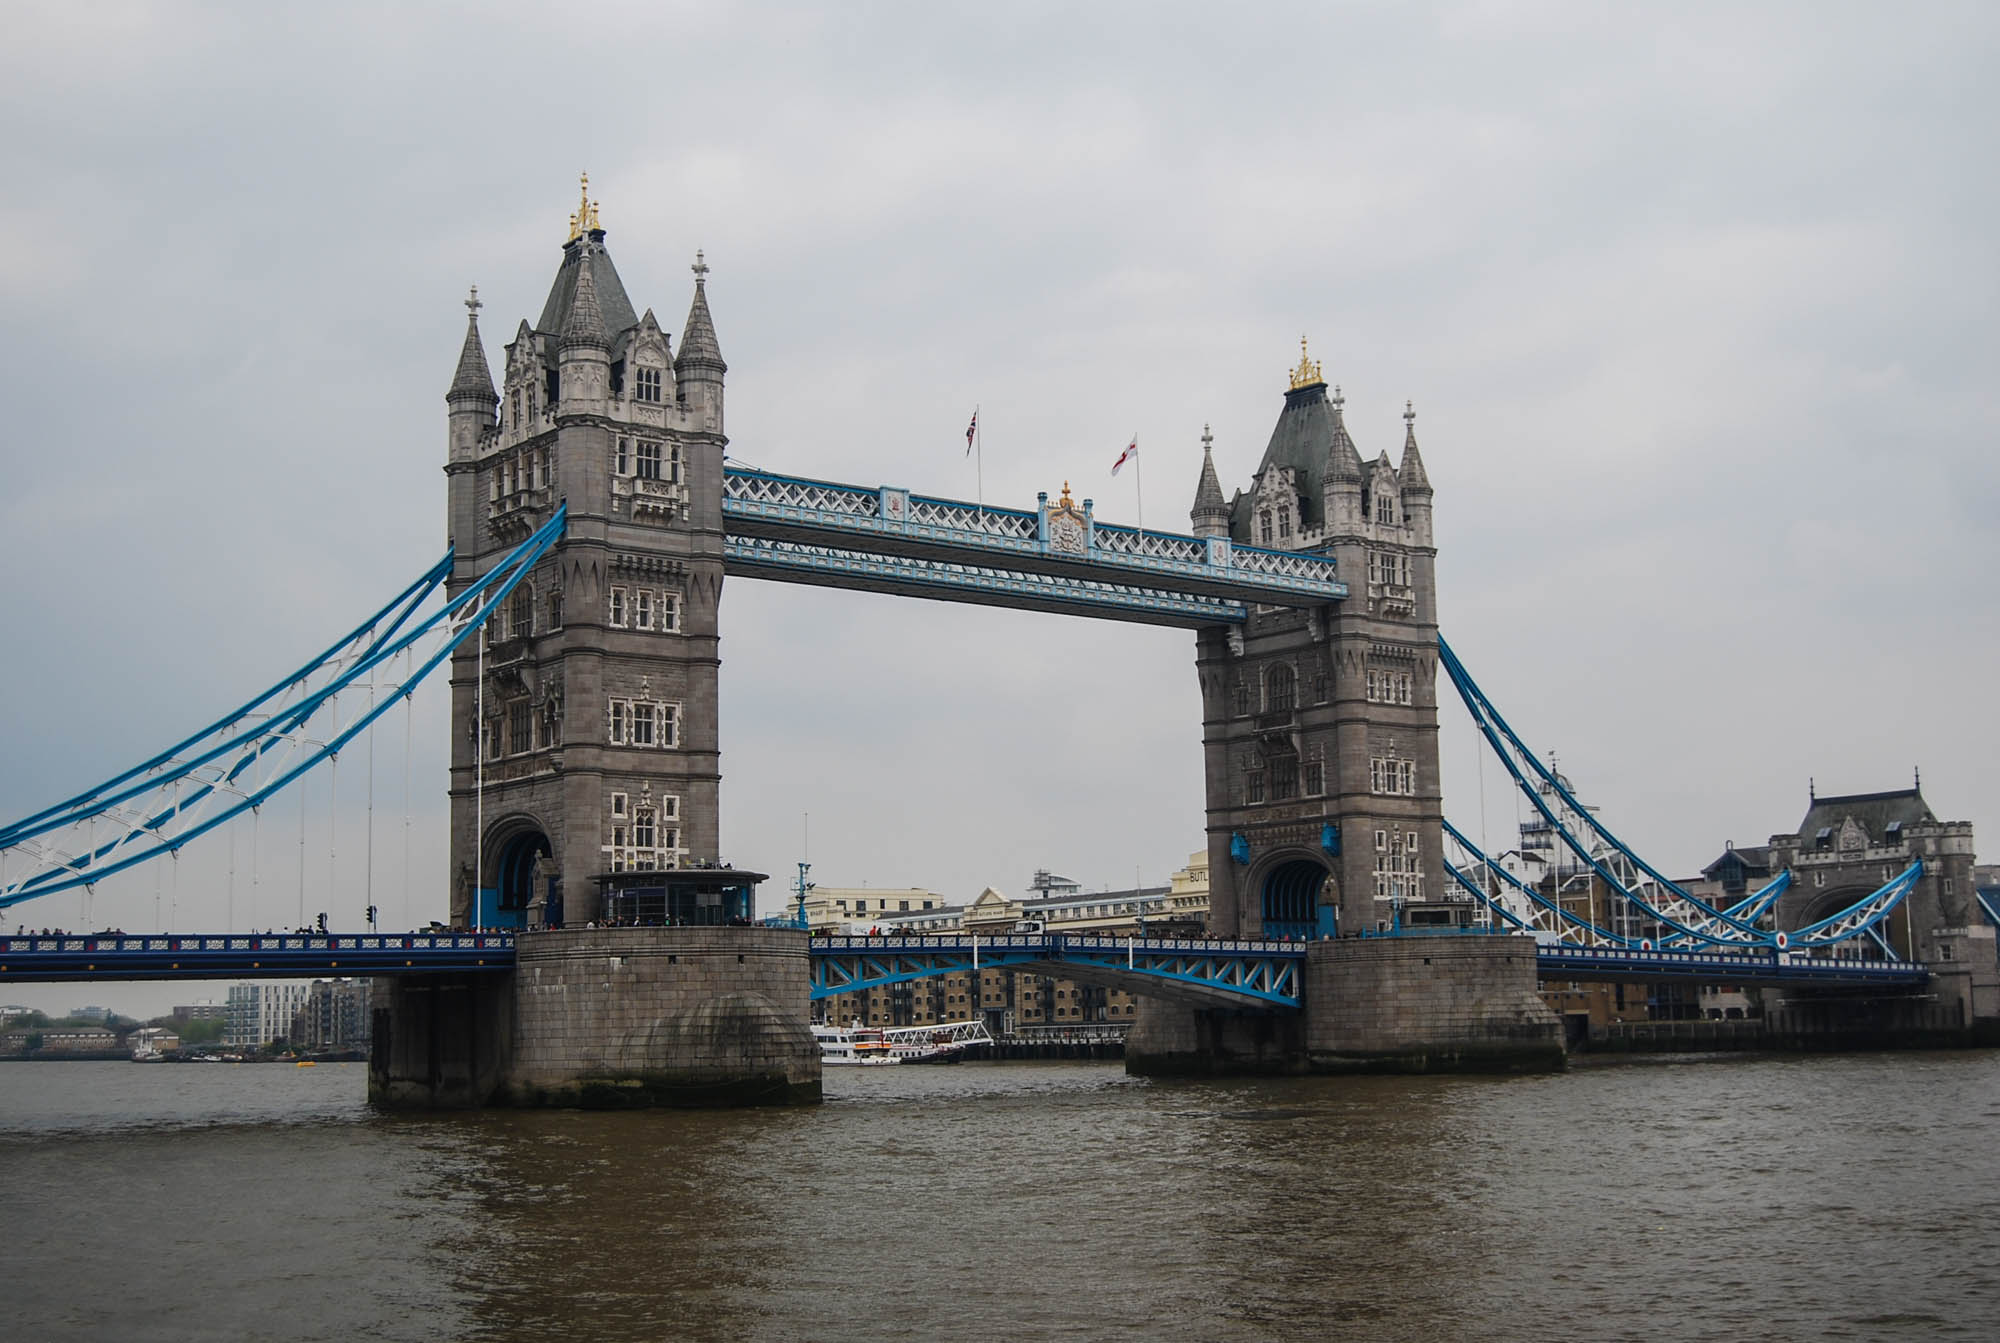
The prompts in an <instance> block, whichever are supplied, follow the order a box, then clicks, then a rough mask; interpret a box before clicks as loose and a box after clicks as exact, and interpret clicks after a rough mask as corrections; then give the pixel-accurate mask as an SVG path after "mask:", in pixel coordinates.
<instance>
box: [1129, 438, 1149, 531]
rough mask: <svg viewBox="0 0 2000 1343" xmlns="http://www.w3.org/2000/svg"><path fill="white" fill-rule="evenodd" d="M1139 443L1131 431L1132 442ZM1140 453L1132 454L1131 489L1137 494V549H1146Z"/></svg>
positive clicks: (1142, 474)
mask: <svg viewBox="0 0 2000 1343" xmlns="http://www.w3.org/2000/svg"><path fill="white" fill-rule="evenodd" d="M1138 441H1139V432H1138V430H1136V429H1135V430H1133V431H1132V442H1133V443H1135V444H1136V443H1137V442H1138ZM1141 456H1142V454H1140V453H1136V452H1135V453H1133V454H1132V488H1133V489H1134V490H1136V491H1138V494H1139V548H1140V549H1141V550H1144V549H1145V547H1146V464H1145V463H1144V462H1142V461H1140V460H1139V458H1140V457H1141Z"/></svg>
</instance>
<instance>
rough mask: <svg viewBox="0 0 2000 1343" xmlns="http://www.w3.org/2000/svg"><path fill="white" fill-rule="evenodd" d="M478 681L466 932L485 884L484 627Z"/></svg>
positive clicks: (473, 922) (482, 625) (475, 917)
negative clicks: (470, 881)
mask: <svg viewBox="0 0 2000 1343" xmlns="http://www.w3.org/2000/svg"><path fill="white" fill-rule="evenodd" d="M478 643H479V663H478V675H479V679H478V681H477V683H475V685H474V686H473V690H472V900H471V904H470V906H469V908H467V910H466V911H465V921H466V926H467V927H468V928H477V927H478V926H479V888H480V887H481V886H482V885H484V884H485V881H486V625H485V622H484V621H482V622H480V626H479V639H478Z"/></svg>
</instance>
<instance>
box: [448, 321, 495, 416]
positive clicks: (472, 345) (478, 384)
mask: <svg viewBox="0 0 2000 1343" xmlns="http://www.w3.org/2000/svg"><path fill="white" fill-rule="evenodd" d="M445 396H446V397H447V398H450V397H454V396H476V397H478V398H479V399H480V400H482V401H484V402H486V403H487V404H488V405H496V406H497V405H499V404H500V394H499V393H498V392H496V391H494V390H493V370H492V369H491V368H489V367H488V366H487V364H486V347H485V346H484V345H482V344H481V343H480V340H479V314H478V313H473V314H472V316H471V318H470V320H468V321H467V322H466V324H465V346H464V348H462V349H461V350H459V352H458V373H457V374H456V375H455V376H454V377H453V378H452V380H451V390H450V391H448V392H446V393H445Z"/></svg>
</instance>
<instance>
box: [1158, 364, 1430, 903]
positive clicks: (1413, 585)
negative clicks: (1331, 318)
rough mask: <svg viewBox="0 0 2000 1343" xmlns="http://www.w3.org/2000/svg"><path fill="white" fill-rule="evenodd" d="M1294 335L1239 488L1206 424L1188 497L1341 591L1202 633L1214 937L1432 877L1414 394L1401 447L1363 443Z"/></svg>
mask: <svg viewBox="0 0 2000 1343" xmlns="http://www.w3.org/2000/svg"><path fill="white" fill-rule="evenodd" d="M1299 346H1300V352H1299V363H1298V366H1297V367H1296V368H1294V369H1293V370H1292V373H1291V385H1290V387H1289V389H1288V390H1287V391H1286V393H1285V404H1284V408H1283V410H1281V411H1280V412H1279V414H1278V422H1277V425H1276V427H1275V428H1274V429H1273V430H1272V431H1271V440H1270V443H1269V444H1268V445H1267V446H1266V447H1265V449H1264V458H1263V461H1262V462H1261V463H1260V464H1259V466H1258V468H1257V471H1256V474H1255V475H1254V476H1252V478H1251V485H1250V488H1249V489H1248V490H1247V491H1245V490H1238V491H1237V492H1236V494H1235V496H1234V497H1233V498H1232V499H1230V500H1228V501H1225V500H1224V498H1223V495H1222V489H1221V484H1220V482H1219V480H1218V479H1217V476H1216V472H1215V463H1214V459H1213V456H1212V454H1211V452H1210V449H1209V439H1208V435H1207V433H1206V432H1205V431H1204V434H1203V459H1202V469H1201V477H1200V481H1199V483H1198V485H1197V487H1196V491H1195V502H1194V507H1193V509H1192V510H1191V513H1190V516H1191V517H1192V519H1193V522H1194V529H1195V533H1196V534H1197V535H1200V536H1226V537H1227V538H1228V539H1229V540H1230V542H1231V543H1232V544H1234V545H1237V546H1255V547H1260V548H1263V549H1275V550H1294V551H1312V552H1317V553H1320V554H1330V555H1332V556H1333V557H1334V559H1335V562H1336V563H1337V564H1338V566H1339V572H1340V574H1341V576H1342V577H1343V578H1344V579H1346V581H1347V582H1348V584H1349V585H1350V587H1351V588H1352V589H1353V596H1351V597H1349V598H1348V599H1347V600H1346V601H1344V602H1338V603H1331V604H1329V605H1327V606H1324V607H1321V608H1318V609H1315V610H1297V609H1287V608H1255V609H1253V611H1252V613H1251V615H1250V618H1249V620H1248V621H1247V622H1246V623H1245V624H1244V625H1243V626H1242V627H1241V628H1240V629H1235V628H1229V627H1224V626H1210V627H1208V628H1206V629H1203V630H1202V631H1201V632H1200V633H1199V634H1198V636H1197V640H1196V670H1197V674H1198V675H1199V677H1200V681H1201V690H1202V710H1203V712H1202V719H1203V753H1204V763H1205V771H1206V778H1207V793H1208V839H1209V873H1210V878H1209V922H1210V927H1211V929H1212V930H1213V931H1214V932H1216V933H1217V934H1219V935H1222V936H1235V935H1242V936H1258V935H1264V936H1282V935H1290V936H1293V937H1302V938H1304V937H1313V936H1317V935H1321V934H1324V933H1329V932H1335V931H1338V932H1360V931H1373V930H1376V929H1378V928H1386V927H1390V926H1393V925H1395V924H1397V923H1399V922H1400V921H1402V920H1403V919H1404V918H1405V916H1406V915H1407V913H1408V912H1409V909H1410V907H1411V906H1413V905H1417V904H1420V903H1422V902H1423V901H1424V900H1425V899H1427V898H1429V899H1438V898H1441V896H1442V894H1443V876H1444V870H1443V843H1442V841H1443V833H1442V817H1443V810H1442V803H1441V792H1440V785H1439V779H1438V751H1437V696H1436V692H1435V686H1434V680H1435V673H1436V665H1437V579H1436V557H1437V549H1436V545H1435V543H1434V539H1433V535H1432V530H1431V493H1432V492H1431V484H1430V478H1429V476H1428V475H1427V474H1426V473H1425V471H1424V462H1423V457H1422V454H1421V453H1419V452H1418V450H1417V436H1416V416H1415V412H1414V411H1413V410H1410V409H1409V408H1408V403H1405V411H1404V416H1403V419H1404V426H1405V427H1404V435H1403V456H1402V461H1401V463H1400V464H1395V463H1392V462H1391V461H1390V459H1389V454H1388V453H1387V452H1384V453H1382V454H1381V455H1380V456H1379V457H1377V458H1376V459H1375V460H1374V461H1372V462H1367V461H1364V460H1363V459H1362V457H1361V454H1360V451H1359V450H1358V449H1357V448H1356V446H1355V443H1354V439H1353V437H1352V436H1351V435H1350V434H1349V433H1348V429H1347V424H1346V417H1345V401H1344V398H1343V397H1342V396H1341V394H1340V390H1339V388H1337V387H1336V388H1335V389H1334V390H1333V393H1332V395H1331V396H1329V395H1328V393H1327V384H1326V380H1325V378H1324V377H1323V376H1322V375H1321V371H1320V365H1319V363H1318V362H1317V361H1315V360H1313V359H1311V358H1310V357H1309V356H1308V354H1307V352H1306V348H1305V342H1304V341H1303V340H1301V341H1300V343H1299ZM1364 584H1365V585H1364Z"/></svg>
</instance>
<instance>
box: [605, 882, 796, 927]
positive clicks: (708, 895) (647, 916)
mask: <svg viewBox="0 0 2000 1343" xmlns="http://www.w3.org/2000/svg"><path fill="white" fill-rule="evenodd" d="M764 880H766V874H765V873H762V872H744V871H740V870H738V869H736V868H733V867H684V868H675V869H672V870H670V871H664V872H606V873H604V874H603V875H601V876H599V877H598V879H597V883H598V887H599V889H600V890H601V892H602V898H601V900H600V901H599V909H600V913H599V915H598V917H599V918H600V919H601V920H603V921H604V922H606V923H614V924H624V925H638V926H641V927H656V928H667V927H674V928H719V927H730V926H736V927H741V926H744V925H747V924H749V923H750V922H751V921H752V920H753V919H754V918H755V917H756V913H757V884H758V883H759V882H761V881H764Z"/></svg>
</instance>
